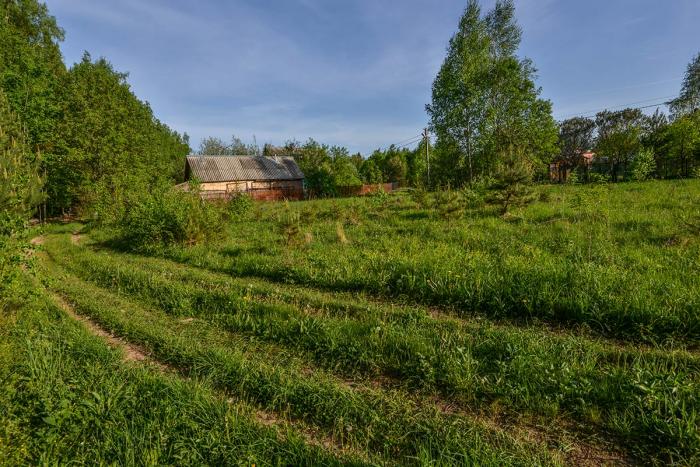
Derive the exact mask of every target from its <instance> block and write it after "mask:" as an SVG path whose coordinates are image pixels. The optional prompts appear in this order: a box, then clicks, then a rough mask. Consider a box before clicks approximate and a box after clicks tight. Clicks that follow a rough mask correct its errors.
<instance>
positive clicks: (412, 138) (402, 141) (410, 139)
mask: <svg viewBox="0 0 700 467" xmlns="http://www.w3.org/2000/svg"><path fill="white" fill-rule="evenodd" d="M422 137H423V135H416V136H411V137H410V138H407V139H404V140H401V141H399V142H398V143H394V144H390V145H389V146H387V147H390V146H400V145H402V144H411V143H412V142H413V140H415V139H416V138H422Z"/></svg>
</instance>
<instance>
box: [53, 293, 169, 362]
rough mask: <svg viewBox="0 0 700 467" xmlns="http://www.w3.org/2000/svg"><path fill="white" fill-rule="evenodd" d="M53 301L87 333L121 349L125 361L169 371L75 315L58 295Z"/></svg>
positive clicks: (124, 342)
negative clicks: (85, 329)
mask: <svg viewBox="0 0 700 467" xmlns="http://www.w3.org/2000/svg"><path fill="white" fill-rule="evenodd" d="M53 299H54V300H55V301H56V303H57V304H58V306H60V307H61V309H62V310H63V311H64V312H65V313H66V314H67V315H68V316H69V317H70V318H71V319H74V320H76V321H78V322H80V323H81V324H82V325H83V326H85V327H86V328H87V329H88V331H90V333H92V334H94V335H95V336H97V337H100V338H102V339H104V340H105V341H107V343H108V344H109V346H110V347H113V348H118V349H122V351H123V352H124V360H125V361H131V362H146V363H152V364H154V365H156V366H158V367H160V368H161V369H163V370H166V369H167V370H169V369H168V368H167V367H166V366H165V365H163V364H161V363H158V362H155V361H154V360H152V359H151V358H150V357H149V356H148V354H147V353H146V352H145V351H144V350H143V349H141V348H140V347H137V346H135V345H133V344H130V343H128V342H126V341H124V340H122V339H120V338H119V337H117V336H115V335H114V334H111V333H109V332H107V331H106V330H105V329H104V328H102V327H101V326H100V325H99V324H97V323H95V322H94V321H92V320H91V319H89V318H86V317H85V316H82V315H79V314H78V313H76V311H75V310H74V309H73V306H71V304H70V303H68V302H67V301H66V300H65V299H64V298H63V297H61V296H59V295H53Z"/></svg>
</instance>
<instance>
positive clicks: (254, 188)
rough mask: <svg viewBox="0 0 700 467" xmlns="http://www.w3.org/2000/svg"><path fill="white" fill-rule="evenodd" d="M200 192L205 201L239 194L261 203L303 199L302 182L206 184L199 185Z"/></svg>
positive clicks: (249, 181)
mask: <svg viewBox="0 0 700 467" xmlns="http://www.w3.org/2000/svg"><path fill="white" fill-rule="evenodd" d="M201 190H202V198H205V199H221V198H226V197H228V196H230V195H231V194H232V193H240V192H245V193H247V194H248V195H250V197H251V198H253V199H255V200H262V201H276V200H283V199H289V200H301V199H304V182H303V180H278V181H269V182H257V181H252V180H248V181H240V182H208V183H202V184H201Z"/></svg>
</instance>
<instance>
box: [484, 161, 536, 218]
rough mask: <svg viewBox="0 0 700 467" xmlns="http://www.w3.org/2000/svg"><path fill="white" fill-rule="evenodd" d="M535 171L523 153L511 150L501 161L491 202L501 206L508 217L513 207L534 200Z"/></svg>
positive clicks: (497, 169)
mask: <svg viewBox="0 0 700 467" xmlns="http://www.w3.org/2000/svg"><path fill="white" fill-rule="evenodd" d="M532 174H533V170H532V167H531V165H530V164H529V163H528V161H527V158H526V157H524V155H523V154H522V151H519V150H514V149H511V150H510V151H508V152H507V153H506V154H505V155H504V156H503V157H502V158H501V160H500V162H499V164H498V166H497V168H496V173H495V181H494V183H493V185H492V187H491V188H492V189H493V190H494V192H493V195H492V196H491V198H490V201H491V202H493V203H496V204H498V205H500V207H501V214H503V215H504V216H506V215H507V214H508V210H509V209H510V208H511V207H513V206H522V205H525V204H527V203H529V202H530V201H532V199H533V195H532V187H531V184H532Z"/></svg>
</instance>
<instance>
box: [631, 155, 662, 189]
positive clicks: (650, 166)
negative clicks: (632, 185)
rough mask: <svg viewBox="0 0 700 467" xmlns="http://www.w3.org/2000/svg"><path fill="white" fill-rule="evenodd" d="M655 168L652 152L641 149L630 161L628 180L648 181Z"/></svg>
mask: <svg viewBox="0 0 700 467" xmlns="http://www.w3.org/2000/svg"><path fill="white" fill-rule="evenodd" d="M655 168H656V163H655V161H654V151H652V150H651V149H646V148H645V149H642V150H641V151H639V153H638V154H637V155H636V156H634V159H633V160H632V166H631V167H630V178H631V179H632V180H636V181H643V180H649V179H650V178H651V176H652V174H653V173H654V169H655Z"/></svg>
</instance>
